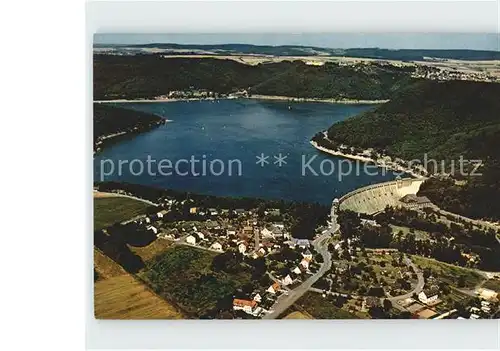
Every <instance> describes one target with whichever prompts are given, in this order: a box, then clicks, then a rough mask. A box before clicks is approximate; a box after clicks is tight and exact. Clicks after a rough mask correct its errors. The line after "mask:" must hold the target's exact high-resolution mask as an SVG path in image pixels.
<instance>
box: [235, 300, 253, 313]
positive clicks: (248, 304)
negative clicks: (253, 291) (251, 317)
mask: <svg viewBox="0 0 500 351" xmlns="http://www.w3.org/2000/svg"><path fill="white" fill-rule="evenodd" d="M256 307H257V302H256V301H254V300H242V299H234V300H233V310H235V311H239V310H243V311H244V312H246V313H249V314H251V313H252V312H253V310H254V309H255V308H256Z"/></svg>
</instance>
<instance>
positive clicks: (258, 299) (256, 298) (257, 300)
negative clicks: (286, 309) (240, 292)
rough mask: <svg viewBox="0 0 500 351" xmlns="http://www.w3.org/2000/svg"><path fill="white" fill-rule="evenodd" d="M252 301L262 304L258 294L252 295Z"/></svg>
mask: <svg viewBox="0 0 500 351" xmlns="http://www.w3.org/2000/svg"><path fill="white" fill-rule="evenodd" d="M252 300H254V301H255V302H257V303H260V302H262V296H260V294H259V293H257V294H255V295H254V297H253V298H252Z"/></svg>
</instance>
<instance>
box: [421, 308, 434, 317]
mask: <svg viewBox="0 0 500 351" xmlns="http://www.w3.org/2000/svg"><path fill="white" fill-rule="evenodd" d="M437 315H438V314H437V313H436V311H433V310H431V309H428V308H424V309H423V310H420V311H418V312H417V316H418V318H419V319H430V318H433V317H435V316H437Z"/></svg>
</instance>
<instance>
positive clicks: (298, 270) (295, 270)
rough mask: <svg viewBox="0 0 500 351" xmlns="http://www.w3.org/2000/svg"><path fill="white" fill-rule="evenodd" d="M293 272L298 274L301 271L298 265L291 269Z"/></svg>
mask: <svg viewBox="0 0 500 351" xmlns="http://www.w3.org/2000/svg"><path fill="white" fill-rule="evenodd" d="M292 272H293V273H295V274H300V273H302V271H301V270H300V268H299V266H297V267H295V268H294V269H293V270H292Z"/></svg>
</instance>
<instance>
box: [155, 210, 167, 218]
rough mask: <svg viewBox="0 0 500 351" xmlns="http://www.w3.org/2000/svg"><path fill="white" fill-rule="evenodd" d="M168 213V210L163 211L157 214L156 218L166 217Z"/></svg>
mask: <svg viewBox="0 0 500 351" xmlns="http://www.w3.org/2000/svg"><path fill="white" fill-rule="evenodd" d="M167 213H168V211H167V210H162V211H160V212H158V213H157V214H156V216H157V217H158V218H163V216H165V215H166V214H167Z"/></svg>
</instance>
